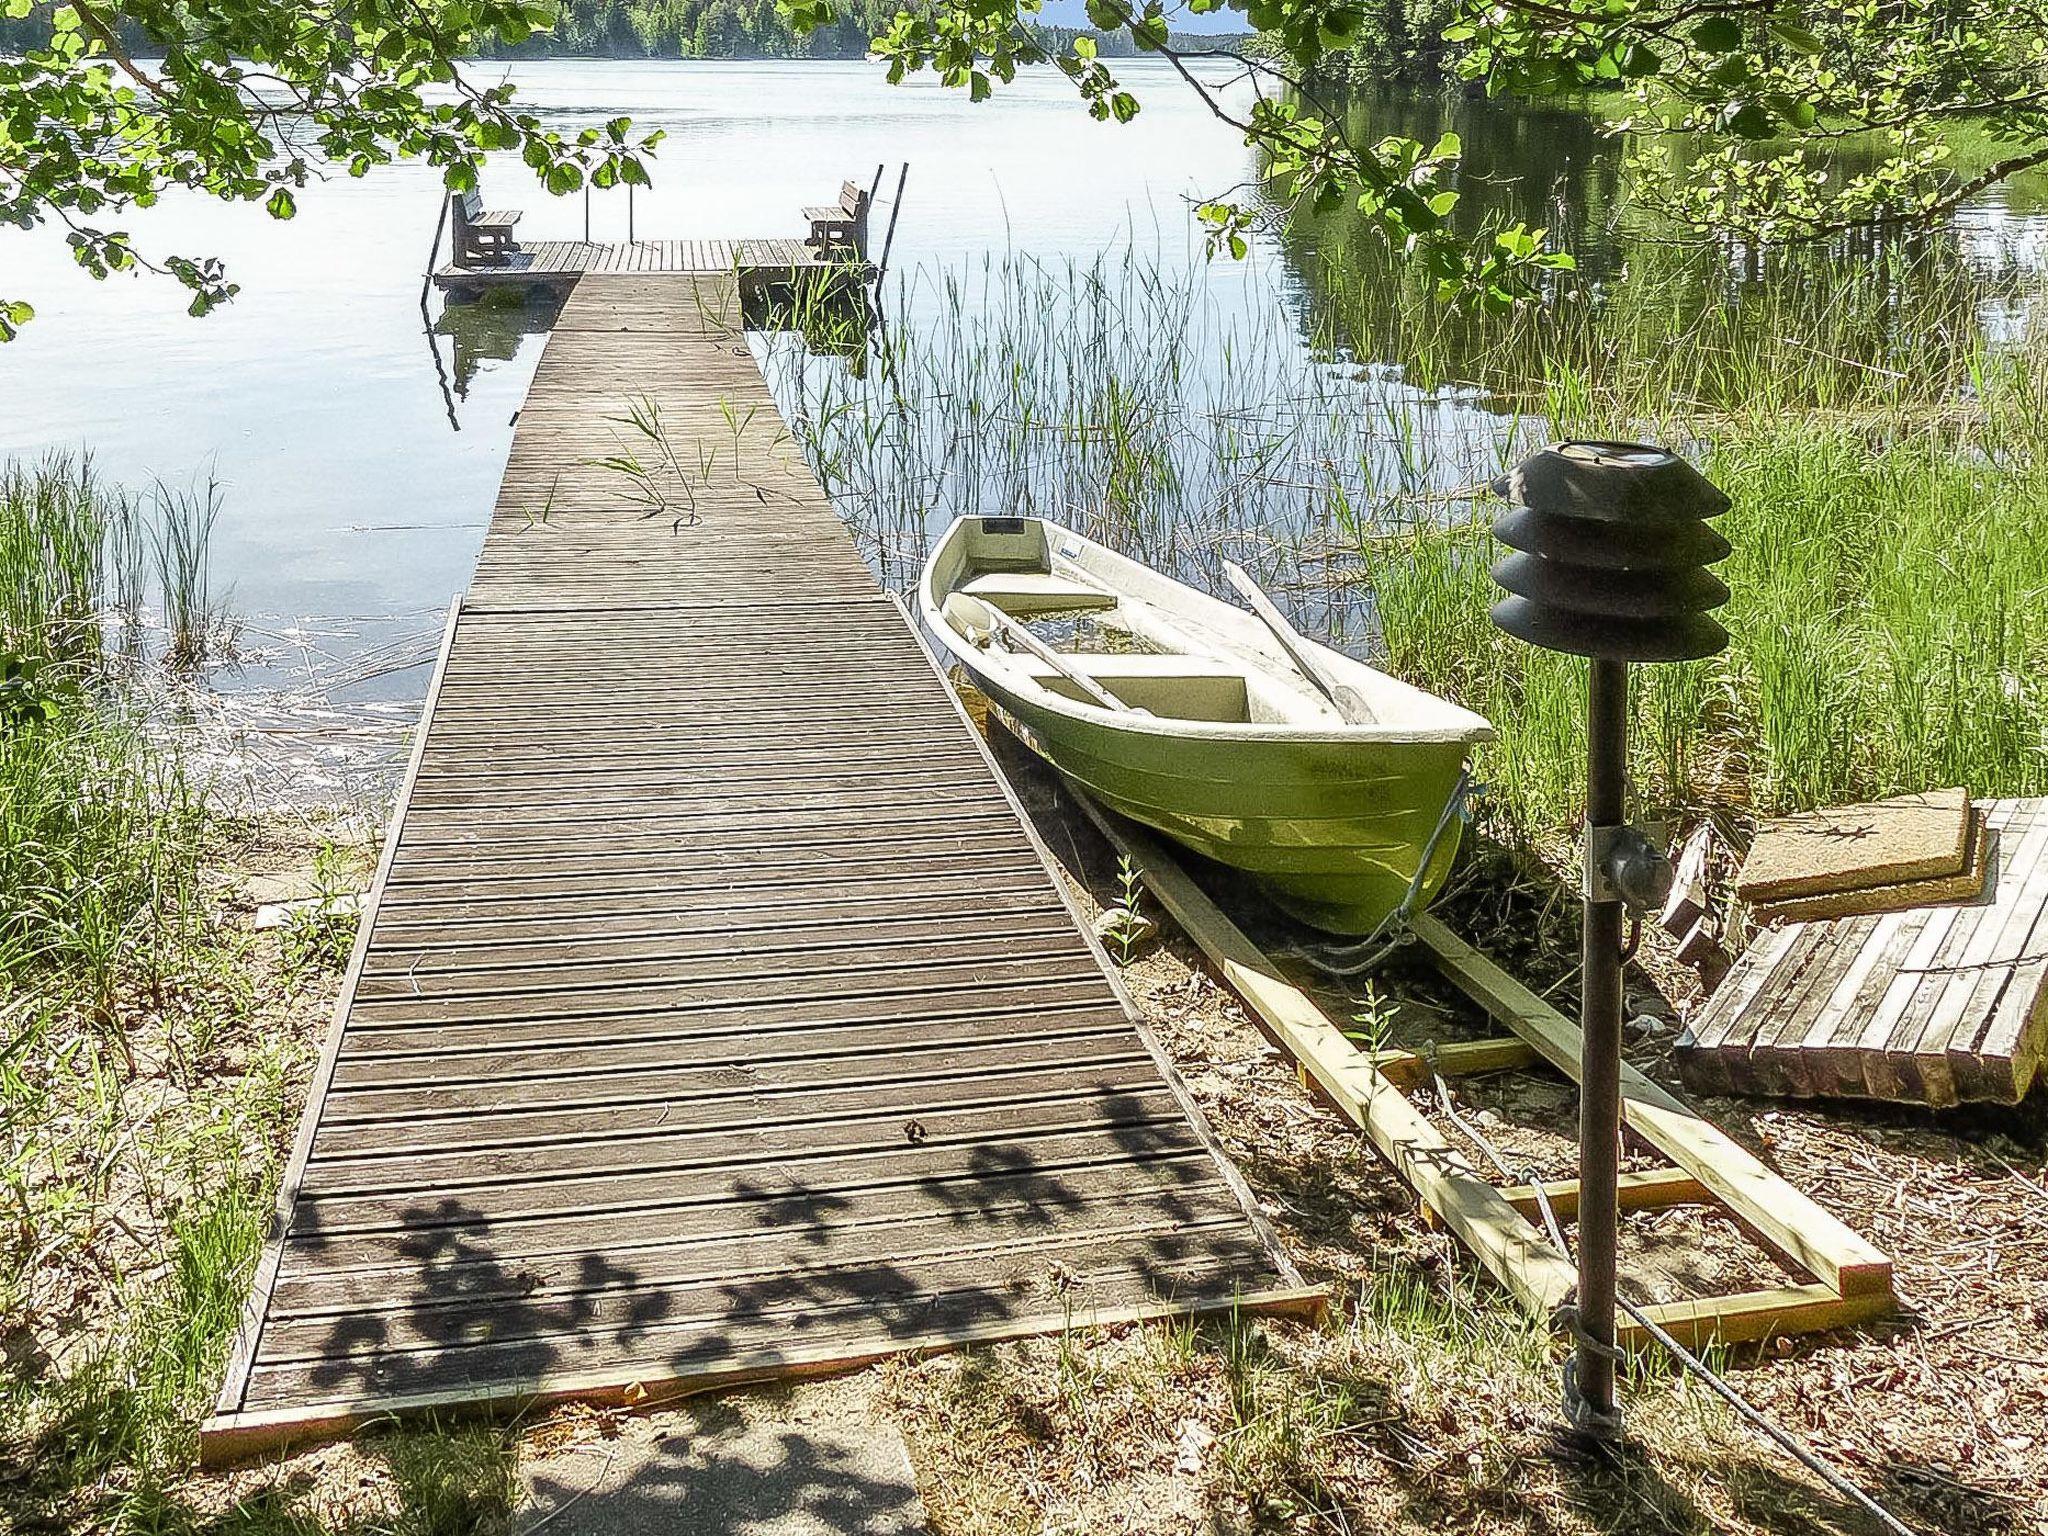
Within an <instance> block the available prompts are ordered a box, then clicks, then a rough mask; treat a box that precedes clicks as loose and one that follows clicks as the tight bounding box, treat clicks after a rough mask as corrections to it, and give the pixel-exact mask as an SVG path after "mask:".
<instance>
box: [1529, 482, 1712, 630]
mask: <svg viewBox="0 0 2048 1536" xmlns="http://www.w3.org/2000/svg"><path fill="white" fill-rule="evenodd" d="M1494 489H1495V490H1496V491H1498V492H1499V493H1500V494H1501V495H1503V496H1505V497H1507V498H1508V500H1509V501H1511V502H1513V503H1514V506H1513V508H1512V509H1511V510H1509V511H1508V512H1506V513H1504V514H1502V516H1501V517H1500V519H1499V520H1498V521H1497V522H1495V524H1494V525H1493V531H1494V536H1495V537H1496V538H1498V539H1499V540H1500V541H1501V543H1503V544H1505V545H1507V546H1508V548H1509V549H1511V550H1514V551H1515V553H1514V554H1511V555H1508V556H1506V557H1505V558H1504V559H1502V560H1500V561H1499V562H1497V563H1496V564H1495V565H1494V567H1493V579H1494V580H1495V581H1496V582H1497V583H1499V584H1500V585H1501V586H1502V587H1504V588H1505V589H1506V590H1507V591H1508V593H1509V594H1510V595H1509V596H1508V597H1505V598H1503V599H1501V600H1500V601H1499V602H1497V603H1495V604H1494V605H1493V622H1494V623H1495V624H1497V625H1499V626H1500V627H1501V628H1502V629H1504V630H1506V631H1507V632H1508V633H1509V634H1511V635H1513V636H1515V637H1516V638H1517V639H1519V640H1526V641H1528V642H1529V644H1531V645H1534V646H1539V647H1541V648H1542V649H1544V650H1550V651H1564V652H1568V653H1569V654H1572V655H1575V656H1592V657H1597V658H1601V659H1604V660H1609V661H1693V660H1696V659H1698V658H1699V657H1702V656H1712V655H1714V654H1715V653H1716V652H1717V651H1720V650H1722V649H1724V648H1725V647H1726V646H1727V644H1728V632H1727V631H1726V630H1724V629H1723V628H1722V627H1721V626H1720V625H1719V624H1717V623H1715V622H1714V620H1713V619H1711V618H1709V617H1708V614H1709V613H1710V612H1712V610H1714V609H1716V608H1719V607H1720V606H1721V605H1722V604H1723V603H1725V602H1727V601H1728V589H1727V588H1726V587H1725V586H1723V585H1722V584H1721V582H1720V580H1719V578H1717V577H1716V576H1714V575H1713V573H1712V572H1710V571H1708V570H1707V569H1706V567H1708V566H1710V565H1713V564H1715V563H1716V562H1718V561H1721V560H1724V559H1726V558H1727V556H1728V541H1727V540H1726V539H1724V538H1722V537H1721V535H1719V534H1718V533H1716V532H1714V530H1713V529H1711V528H1709V527H1708V526H1707V521H1706V520H1707V519H1708V518H1713V517H1719V516H1720V515H1721V514H1722V513H1723V512H1725V511H1727V510H1728V498H1727V497H1726V496H1724V495H1723V494H1722V493H1721V492H1720V491H1718V490H1716V489H1715V488H1714V487H1713V486H1712V485H1710V484H1708V482H1707V480H1706V479H1705V477H1703V476H1702V475H1701V474H1700V472H1699V471H1698V470H1696V469H1694V468H1693V467H1692V466H1691V465H1690V464H1688V463H1686V462H1685V460H1683V459H1681V458H1679V457H1678V456H1677V455H1676V454H1673V453H1669V452H1667V451H1666V450H1664V449H1662V448H1655V447H1650V446H1648V445H1646V444H1643V443H1558V444H1556V445H1554V446H1552V447H1549V448H1543V449H1539V450H1538V451H1537V452H1535V453H1533V454H1531V455H1530V456H1529V457H1528V458H1526V459H1524V460H1523V461H1522V462H1521V463H1520V464H1519V465H1517V466H1516V467H1515V469H1514V470H1513V471H1512V472H1511V473H1509V474H1508V475H1507V476H1505V477H1504V478H1503V479H1501V480H1499V481H1498V482H1496V483H1495V486H1494Z"/></svg>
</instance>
